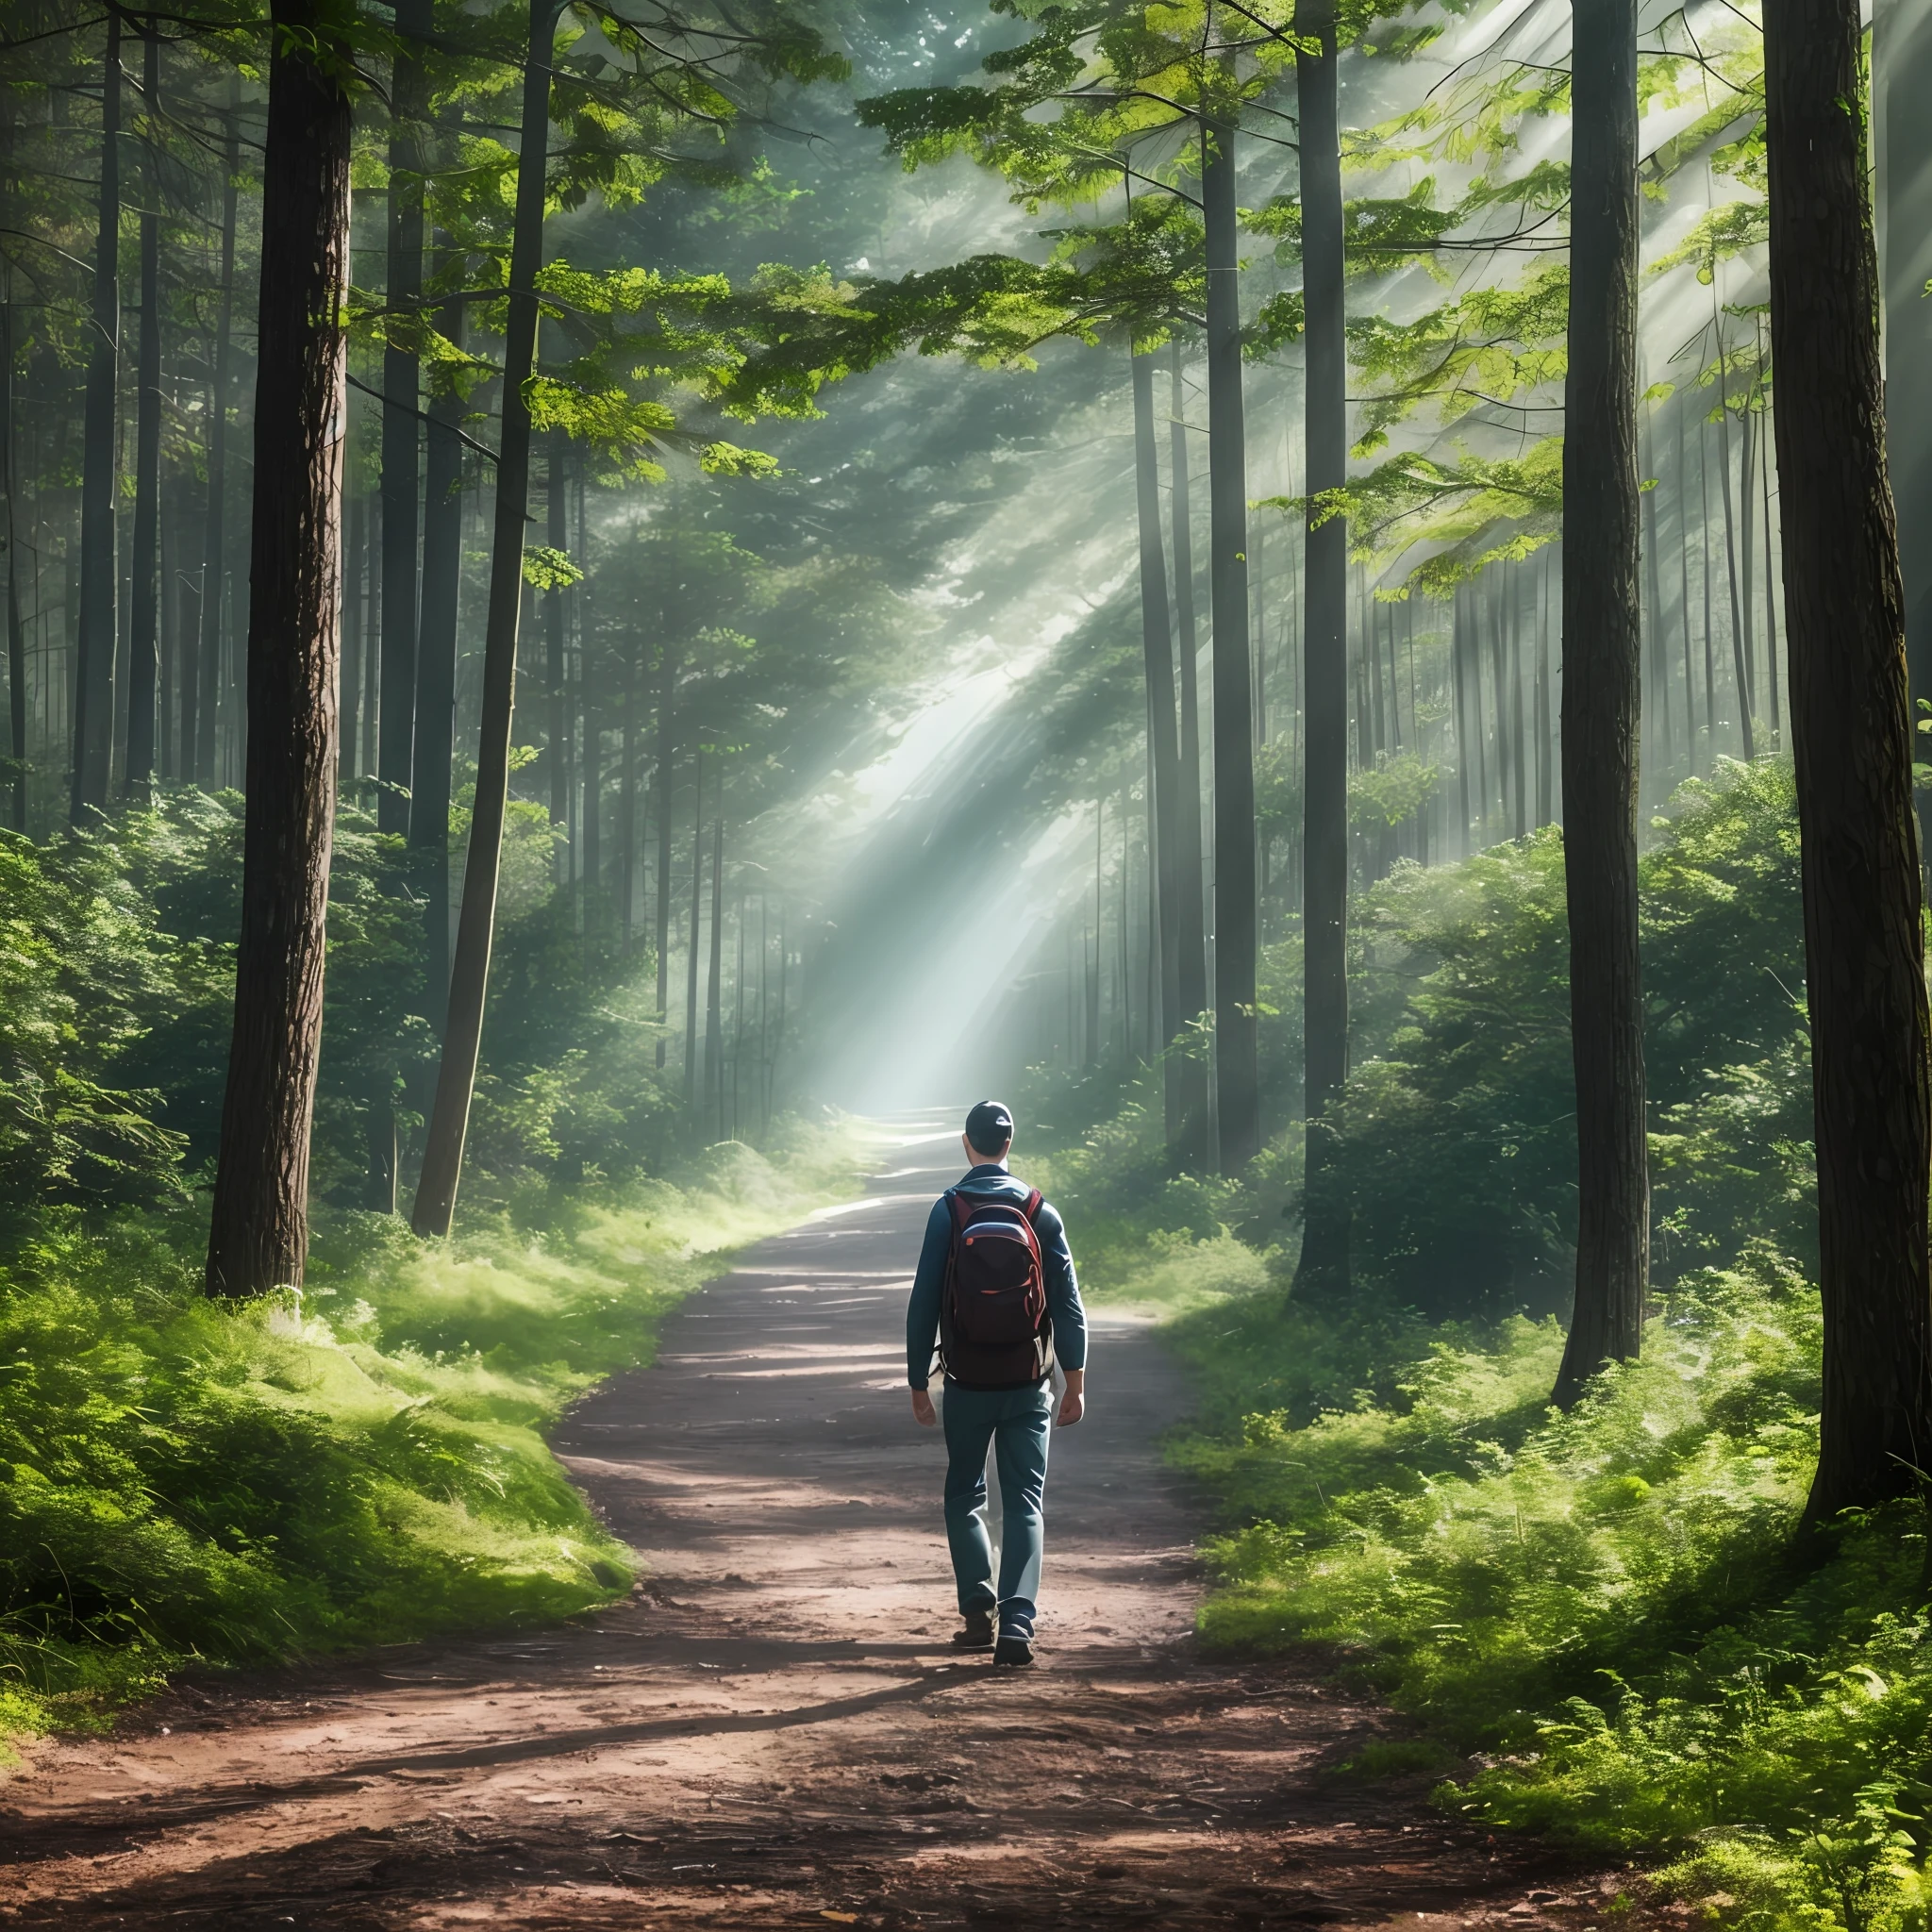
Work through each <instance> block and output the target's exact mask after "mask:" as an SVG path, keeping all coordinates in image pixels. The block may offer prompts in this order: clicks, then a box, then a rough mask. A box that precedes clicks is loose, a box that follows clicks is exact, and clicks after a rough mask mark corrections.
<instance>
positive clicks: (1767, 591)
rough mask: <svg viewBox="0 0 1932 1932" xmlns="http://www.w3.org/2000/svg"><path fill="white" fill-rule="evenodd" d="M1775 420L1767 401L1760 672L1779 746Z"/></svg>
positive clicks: (1761, 464) (1760, 473) (1761, 478)
mask: <svg viewBox="0 0 1932 1932" xmlns="http://www.w3.org/2000/svg"><path fill="white" fill-rule="evenodd" d="M1776 417H1777V411H1776V407H1775V405H1774V404H1772V403H1769V402H1767V403H1766V405H1765V420H1764V426H1763V429H1762V430H1761V432H1760V435H1761V438H1762V449H1763V454H1762V457H1761V458H1760V459H1759V461H1758V465H1757V478H1758V487H1759V488H1760V490H1761V491H1762V492H1763V504H1764V670H1765V676H1766V681H1767V682H1768V683H1769V684H1770V686H1771V741H1772V743H1773V744H1774V745H1777V744H1781V743H1782V742H1783V740H1784V719H1783V717H1782V716H1781V714H1780V699H1779V696H1778V668H1779V667H1778V641H1777V589H1776V583H1775V578H1776V575H1777V548H1778V545H1777V529H1776V525H1774V524H1773V522H1772V520H1771V466H1772V462H1773V460H1774V457H1775V454H1776V439H1775V437H1774V434H1773V425H1774V423H1775V421H1776ZM1889 459H1890V458H1889V454H1888V460H1889ZM1899 562H1900V566H1901V568H1903V566H1904V562H1905V553H1904V551H1903V549H1901V551H1900V553H1899ZM1910 625H1911V620H1910V618H1909V616H1907V650H1906V661H1907V665H1909V664H1910V662H1911V648H1910ZM1920 715H1921V714H1920V713H1919V712H1917V711H1916V710H1915V711H1914V713H1913V716H1914V719H1915V720H1916V719H1917V717H1918V716H1920Z"/></svg>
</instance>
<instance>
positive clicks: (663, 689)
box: [653, 608, 677, 1069]
mask: <svg viewBox="0 0 1932 1932" xmlns="http://www.w3.org/2000/svg"><path fill="white" fill-rule="evenodd" d="M660 616H661V608H660ZM659 648H660V650H661V652H662V658H661V661H660V662H659V665H658V770H657V774H656V775H657V781H658V784H657V790H658V875H657V878H656V879H655V881H654V882H653V883H654V884H655V885H656V887H657V889H658V905H657V915H658V917H657V924H656V926H655V927H654V929H653V936H654V938H655V940H656V942H657V947H658V961H657V964H658V1052H657V1061H658V1067H659V1068H660V1069H661V1068H662V1067H663V1065H664V1063H665V1061H666V1060H667V1059H668V1058H670V1047H671V1041H670V1038H669V1034H670V1028H671V830H672V827H671V794H672V790H673V786H672V779H673V777H674V775H675V769H676V760H677V720H676V708H675V699H676V694H677V659H676V658H675V655H674V654H673V652H672V649H671V645H670V642H669V641H668V640H667V641H665V642H664V643H662V644H661V645H660V647H659Z"/></svg>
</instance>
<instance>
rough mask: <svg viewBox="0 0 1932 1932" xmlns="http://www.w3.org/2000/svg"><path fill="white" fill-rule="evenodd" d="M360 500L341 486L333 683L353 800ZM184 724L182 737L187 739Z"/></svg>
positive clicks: (343, 789) (340, 761) (342, 759)
mask: <svg viewBox="0 0 1932 1932" xmlns="http://www.w3.org/2000/svg"><path fill="white" fill-rule="evenodd" d="M362 522H363V517H362V497H361V494H360V492H359V491H352V490H350V489H349V487H348V483H347V480H346V478H345V479H344V482H343V486H342V664H341V675H340V676H339V677H338V679H337V680H336V682H337V687H338V690H339V691H340V695H339V697H338V698H337V701H336V704H337V713H338V716H337V732H336V737H337V758H336V790H337V792H338V794H341V793H347V794H348V795H349V797H350V798H352V799H353V798H354V796H355V786H356V779H357V776H358V773H357V769H356V765H357V754H358V751H359V749H360V747H359V745H358V741H357V720H358V716H359V712H360V706H361V699H362ZM187 735H188V733H187V729H186V726H185V724H184V726H183V736H184V740H185V738H186V737H187Z"/></svg>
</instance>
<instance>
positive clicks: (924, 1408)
mask: <svg viewBox="0 0 1932 1932" xmlns="http://www.w3.org/2000/svg"><path fill="white" fill-rule="evenodd" d="M939 1419H940V1412H939V1410H938V1409H936V1408H935V1407H933V1406H932V1397H931V1396H930V1395H928V1394H927V1393H926V1392H925V1391H924V1389H915V1390H914V1391H912V1420H913V1421H914V1422H916V1423H917V1424H919V1426H920V1427H921V1428H923V1429H929V1428H931V1427H932V1426H933V1424H935V1423H937V1422H938V1421H939Z"/></svg>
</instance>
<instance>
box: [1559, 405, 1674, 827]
mask: <svg viewBox="0 0 1932 1932" xmlns="http://www.w3.org/2000/svg"><path fill="white" fill-rule="evenodd" d="M1643 469H1644V475H1645V478H1646V480H1647V481H1648V482H1649V484H1650V487H1649V488H1648V489H1646V490H1645V491H1644V492H1643V561H1644V565H1645V570H1646V587H1647V592H1648V604H1649V608H1648V612H1647V615H1648V619H1649V628H1650V690H1651V702H1652V704H1653V705H1654V706H1655V707H1656V709H1655V712H1654V714H1653V717H1652V721H1651V749H1652V751H1653V752H1654V753H1655V754H1656V756H1657V766H1658V770H1659V773H1660V774H1661V775H1662V776H1663V778H1664V780H1665V782H1666V785H1668V782H1669V774H1670V766H1671V663H1670V656H1669V654H1668V652H1667V651H1666V650H1665V648H1664V585H1663V577H1662V575H1661V573H1660V563H1661V559H1660V558H1658V556H1657V481H1656V478H1657V411H1656V410H1655V409H1654V408H1652V409H1646V410H1645V411H1644V416H1643ZM1539 691H1541V687H1539ZM1538 823H1539V824H1541V823H1542V821H1541V820H1539V821H1538Z"/></svg>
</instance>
